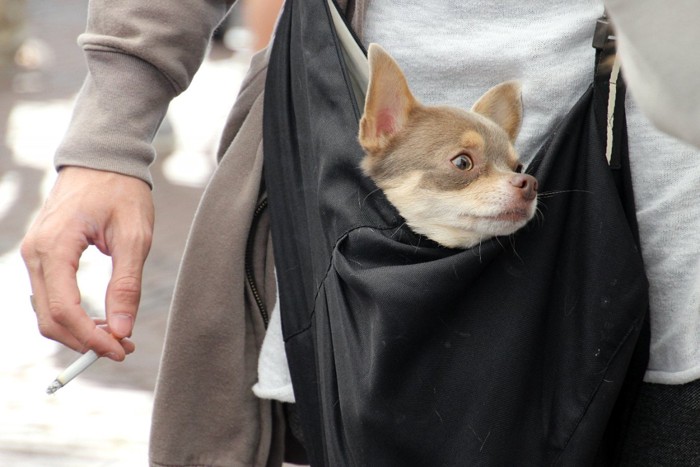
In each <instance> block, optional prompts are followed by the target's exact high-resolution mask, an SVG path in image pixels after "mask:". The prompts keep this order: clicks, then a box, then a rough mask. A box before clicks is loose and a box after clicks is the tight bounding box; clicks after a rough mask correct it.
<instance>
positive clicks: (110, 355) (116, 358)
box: [103, 352, 119, 360]
mask: <svg viewBox="0 0 700 467" xmlns="http://www.w3.org/2000/svg"><path fill="white" fill-rule="evenodd" d="M103 357H107V358H109V359H110V360H119V357H117V354H116V353H114V352H109V353H106V354H104V355H103Z"/></svg>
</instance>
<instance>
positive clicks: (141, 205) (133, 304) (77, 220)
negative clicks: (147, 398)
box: [21, 167, 154, 361]
mask: <svg viewBox="0 0 700 467" xmlns="http://www.w3.org/2000/svg"><path fill="white" fill-rule="evenodd" d="M153 220H154V208H153V199H152V196H151V190H150V187H149V186H148V185H147V184H146V183H145V182H143V181H142V180H139V179H137V178H133V177H129V176H127V175H121V174H117V173H112V172H104V171H99V170H92V169H87V168H81V167H65V168H63V169H62V170H61V171H60V172H59V175H58V179H57V180H56V184H55V185H54V187H53V189H52V191H51V193H50V195H49V197H48V199H47V200H46V203H45V204H44V206H43V208H42V209H41V211H40V212H39V215H38V217H37V219H36V220H35V221H34V223H33V224H32V226H31V227H30V229H29V231H28V232H27V234H26V235H25V237H24V240H23V242H22V246H21V253H22V258H23V259H24V262H25V264H26V266H27V269H28V271H29V279H30V282H31V287H32V293H33V299H32V300H33V305H34V307H35V311H36V314H37V322H38V326H39V331H40V332H41V334H42V335H43V336H45V337H48V338H50V339H53V340H56V341H58V342H61V343H62V344H64V345H66V346H68V347H70V348H72V349H74V350H77V351H79V352H84V351H86V350H88V349H92V350H94V351H95V352H96V353H97V354H98V355H101V356H106V357H109V358H111V359H113V360H116V361H121V360H124V358H125V356H126V354H128V353H131V352H133V350H134V345H133V343H132V342H131V341H130V340H129V339H128V337H129V336H130V335H131V332H132V329H133V325H134V320H135V318H136V312H137V309H138V305H139V300H140V298H141V276H142V273H143V264H144V262H145V260H146V256H147V255H148V252H149V250H150V247H151V239H152V235H153ZM89 245H95V246H96V247H97V248H98V249H99V250H100V251H101V252H102V253H103V254H105V255H108V256H111V257H112V277H111V279H110V281H109V284H108V286H107V294H106V297H105V307H106V318H107V320H106V326H105V325H103V322H104V321H103V320H95V319H92V318H90V317H89V316H88V315H87V313H86V312H85V310H84V309H83V308H82V306H81V304H80V290H79V289H78V283H77V280H76V273H77V271H78V264H79V262H80V256H81V255H82V253H83V251H85V249H86V248H87V247H88V246H89Z"/></svg>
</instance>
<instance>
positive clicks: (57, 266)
mask: <svg viewBox="0 0 700 467" xmlns="http://www.w3.org/2000/svg"><path fill="white" fill-rule="evenodd" d="M81 253H82V250H79V251H72V252H71V251H70V250H67V251H66V250H59V251H54V253H53V254H51V255H46V256H45V257H44V258H42V261H41V269H42V272H43V274H41V275H40V278H41V280H42V283H41V284H40V285H39V287H38V289H43V290H44V292H43V293H42V292H41V291H40V290H38V289H33V290H35V294H36V295H38V299H37V305H38V308H39V310H38V311H37V314H38V315H40V319H42V318H43V319H44V322H43V323H42V334H44V335H47V334H51V335H47V337H50V338H52V339H56V338H57V337H59V336H63V337H64V339H65V337H66V336H70V337H72V338H73V339H75V340H74V341H73V342H72V344H73V345H71V342H65V341H64V339H57V340H60V341H61V342H64V343H65V344H66V345H69V346H71V347H73V348H74V349H75V350H78V351H80V352H84V351H86V350H87V349H92V350H94V351H95V352H97V354H99V355H109V356H110V357H111V358H114V359H116V360H122V359H123V358H124V356H125V353H124V349H123V348H122V346H121V345H120V344H119V343H118V342H117V340H115V339H114V338H113V337H112V336H111V335H110V334H109V333H108V332H106V331H105V330H103V329H101V328H99V327H98V326H96V325H95V322H94V321H93V319H92V318H91V317H90V316H89V315H88V314H87V312H86V311H85V310H84V309H83V307H82V306H81V299H80V290H79V288H78V282H77V277H76V275H77V270H78V261H79V259H80V254H81ZM33 287H34V285H33ZM76 344H77V346H76Z"/></svg>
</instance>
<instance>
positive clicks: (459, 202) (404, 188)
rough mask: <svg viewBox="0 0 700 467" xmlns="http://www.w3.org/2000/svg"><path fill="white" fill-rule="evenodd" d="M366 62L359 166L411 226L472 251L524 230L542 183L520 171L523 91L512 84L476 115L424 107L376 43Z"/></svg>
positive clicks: (496, 90)
mask: <svg viewBox="0 0 700 467" xmlns="http://www.w3.org/2000/svg"><path fill="white" fill-rule="evenodd" d="M368 58H369V65H370V83H369V88H368V91H367V98H366V101H365V109H364V115H363V116H362V119H361V121H360V131H359V140H360V144H361V145H362V147H363V148H364V150H365V153H366V155H365V158H364V159H363V161H362V169H363V170H364V172H365V174H366V175H367V176H369V177H370V178H372V179H373V180H374V182H375V183H376V185H377V186H378V187H379V188H381V189H382V190H383V191H384V193H385V195H386V197H387V199H388V200H389V201H390V202H391V203H392V204H393V205H394V206H395V207H396V209H397V210H398V211H399V213H400V214H401V216H403V218H404V219H405V220H406V223H407V224H408V225H409V226H410V227H411V229H413V230H414V231H415V232H417V233H420V234H423V235H425V236H427V237H428V238H431V239H432V240H434V241H436V242H437V243H439V244H441V245H444V246H447V247H450V248H469V247H472V246H474V245H476V244H478V243H479V242H481V241H483V240H486V239H488V238H491V237H494V236H499V235H510V234H511V233H513V232H515V231H516V230H518V229H520V228H521V227H523V226H524V225H525V224H526V223H527V222H528V221H529V220H530V219H531V218H532V217H533V215H534V213H535V210H536V207H537V181H536V180H535V179H534V178H533V177H532V176H530V175H526V174H523V173H520V172H521V170H522V165H521V164H520V163H519V161H518V156H517V154H516V152H515V149H514V148H513V142H514V141H515V138H516V137H517V135H518V131H519V129H520V124H521V121H522V103H521V97H520V86H519V85H518V84H517V83H515V82H512V81H509V82H505V83H501V84H499V85H497V86H495V87H493V88H491V89H489V90H488V91H487V92H486V93H485V94H484V95H483V96H482V97H481V98H480V99H479V100H478V101H477V102H476V104H474V106H473V107H472V109H471V111H466V110H461V109H457V108H454V107H446V106H444V107H433V106H425V105H422V104H421V103H420V102H418V100H417V99H416V98H415V97H414V96H413V94H412V93H411V90H410V89H409V87H408V83H407V81H406V78H405V76H404V74H403V72H402V71H401V68H400V67H399V66H398V64H397V63H396V62H395V61H394V60H393V59H392V58H391V57H390V56H389V54H387V52H385V51H384V50H383V49H382V48H381V47H379V46H378V45H376V44H371V45H370V47H369V55H368Z"/></svg>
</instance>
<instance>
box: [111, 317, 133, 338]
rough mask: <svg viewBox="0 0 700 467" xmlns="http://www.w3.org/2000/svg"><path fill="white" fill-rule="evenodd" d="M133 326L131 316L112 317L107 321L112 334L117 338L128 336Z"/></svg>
mask: <svg viewBox="0 0 700 467" xmlns="http://www.w3.org/2000/svg"><path fill="white" fill-rule="evenodd" d="M133 326H134V320H133V318H132V317H131V315H124V314H121V315H113V316H112V317H111V319H110V321H109V327H110V329H111V331H112V334H115V335H116V336H117V337H126V336H130V335H131V329H132V328H133Z"/></svg>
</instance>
